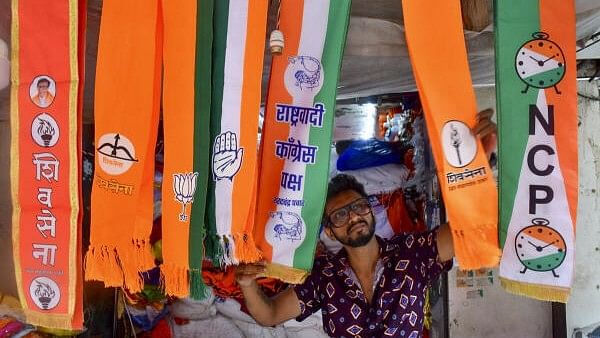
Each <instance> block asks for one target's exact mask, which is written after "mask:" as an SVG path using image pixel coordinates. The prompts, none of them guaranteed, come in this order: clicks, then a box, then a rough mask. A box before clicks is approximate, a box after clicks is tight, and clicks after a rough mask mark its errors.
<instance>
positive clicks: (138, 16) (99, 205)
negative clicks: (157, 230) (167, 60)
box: [85, 0, 162, 292]
mask: <svg viewBox="0 0 600 338" xmlns="http://www.w3.org/2000/svg"><path fill="white" fill-rule="evenodd" d="M161 51H162V17H161V13H160V5H159V2H151V3H150V2H148V1H145V0H136V1H119V0H105V1H103V3H102V18H101V23H100V37H99V41H98V59H97V65H96V84H95V101H94V121H95V147H96V165H95V173H94V182H93V187H92V196H91V225H90V242H91V244H90V247H89V250H88V252H87V254H86V257H85V278H86V279H87V280H99V281H103V282H104V285H105V286H107V287H109V286H111V287H121V286H125V287H126V288H127V289H129V290H130V291H131V292H139V291H141V290H142V287H143V280H142V276H141V275H140V272H143V271H146V270H149V269H151V268H153V267H154V266H155V264H154V258H153V257H152V253H151V250H150V243H149V237H150V231H151V228H152V223H153V189H154V188H153V178H154V149H155V144H156V136H157V129H158V119H159V113H160V98H161V93H160V81H161V71H160V70H161V66H162V65H161V63H162V60H161Z"/></svg>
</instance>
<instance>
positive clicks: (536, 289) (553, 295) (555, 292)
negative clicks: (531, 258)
mask: <svg viewBox="0 0 600 338" xmlns="http://www.w3.org/2000/svg"><path fill="white" fill-rule="evenodd" d="M500 285H502V287H503V288H504V289H505V290H506V291H508V292H510V293H513V294H515V295H519V296H527V297H532V298H535V299H539V300H544V301H552V302H560V303H566V302H567V300H568V299H569V295H570V294H571V289H568V288H560V287H555V286H554V287H553V286H549V285H539V284H530V283H525V282H520V281H514V280H510V279H506V278H503V277H500Z"/></svg>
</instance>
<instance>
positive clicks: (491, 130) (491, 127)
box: [477, 123, 496, 137]
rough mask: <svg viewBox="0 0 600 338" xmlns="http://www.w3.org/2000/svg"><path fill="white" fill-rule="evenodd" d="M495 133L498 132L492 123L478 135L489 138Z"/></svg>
mask: <svg viewBox="0 0 600 338" xmlns="http://www.w3.org/2000/svg"><path fill="white" fill-rule="evenodd" d="M495 132H496V125H495V124H493V123H491V124H488V125H486V126H484V127H482V128H481V129H480V130H479V131H478V132H477V135H479V137H486V136H488V135H490V134H493V133H495Z"/></svg>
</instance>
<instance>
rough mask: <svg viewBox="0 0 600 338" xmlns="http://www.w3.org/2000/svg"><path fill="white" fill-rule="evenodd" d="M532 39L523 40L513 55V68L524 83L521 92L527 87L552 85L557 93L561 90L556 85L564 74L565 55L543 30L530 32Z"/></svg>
mask: <svg viewBox="0 0 600 338" xmlns="http://www.w3.org/2000/svg"><path fill="white" fill-rule="evenodd" d="M532 36H533V39H532V40H529V41H527V42H525V43H524V44H522V45H521V47H520V48H519V49H518V50H517V54H516V55H515V70H516V72H517V75H518V76H519V78H520V79H521V81H523V83H525V85H526V87H525V89H523V90H522V91H521V93H526V92H527V90H528V89H529V87H534V88H541V89H544V88H550V87H554V90H555V91H556V93H557V94H560V93H561V92H560V91H559V90H558V87H557V86H556V85H557V84H558V83H559V82H560V81H561V80H562V79H563V77H564V76H565V71H566V63H565V56H564V54H563V52H562V49H561V48H560V46H558V45H557V44H556V43H555V42H553V41H551V40H549V37H550V36H549V35H548V34H546V33H544V32H536V33H533V34H532Z"/></svg>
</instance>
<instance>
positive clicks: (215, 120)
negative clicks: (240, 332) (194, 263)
mask: <svg viewBox="0 0 600 338" xmlns="http://www.w3.org/2000/svg"><path fill="white" fill-rule="evenodd" d="M228 15H229V0H217V1H215V6H214V14H213V20H214V21H213V28H214V29H213V45H212V58H213V63H212V100H211V113H210V145H209V146H208V149H210V152H211V156H212V146H211V145H212V142H213V140H214V139H215V137H217V135H219V134H220V133H221V114H222V104H223V85H224V74H225V48H226V45H227V22H228ZM207 168H209V173H210V174H209V178H208V197H207V213H206V223H207V232H208V236H207V238H206V256H207V258H208V259H210V260H211V261H212V263H213V265H215V266H220V265H221V263H222V257H223V251H222V247H221V245H220V244H219V240H218V235H217V222H216V218H215V200H214V196H215V182H214V181H213V178H212V161H209V164H208V165H207Z"/></svg>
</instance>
